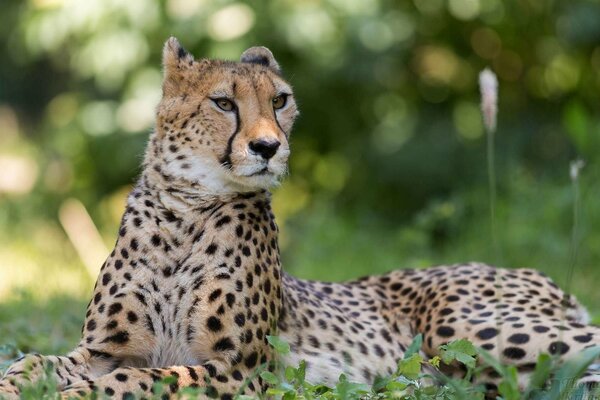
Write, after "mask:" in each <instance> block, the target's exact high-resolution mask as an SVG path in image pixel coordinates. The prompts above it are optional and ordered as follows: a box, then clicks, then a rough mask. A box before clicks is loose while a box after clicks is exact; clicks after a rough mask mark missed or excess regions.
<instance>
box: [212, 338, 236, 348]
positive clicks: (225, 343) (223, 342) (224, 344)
mask: <svg viewBox="0 0 600 400" xmlns="http://www.w3.org/2000/svg"><path fill="white" fill-rule="evenodd" d="M213 350H214V351H228V350H235V346H234V345H233V342H232V341H231V339H230V338H228V337H224V338H222V339H219V340H218V341H217V342H216V343H215V344H214V345H213Z"/></svg>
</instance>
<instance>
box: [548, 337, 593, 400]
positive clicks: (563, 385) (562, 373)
mask: <svg viewBox="0 0 600 400" xmlns="http://www.w3.org/2000/svg"><path fill="white" fill-rule="evenodd" d="M599 357H600V346H595V347H590V348H589V349H585V350H583V351H582V352H581V353H579V354H578V355H577V356H575V357H573V358H571V359H570V360H568V361H566V362H565V363H564V364H563V365H562V366H561V367H560V369H559V370H558V371H557V372H556V374H555V375H554V378H553V379H552V386H551V387H550V391H549V394H548V397H547V399H548V400H558V399H564V398H568V397H569V394H570V392H571V391H572V389H573V386H574V385H575V383H576V382H577V379H579V378H580V377H581V376H582V375H583V373H584V372H585V371H586V369H587V368H588V367H589V366H590V365H591V364H592V363H593V362H594V361H595V360H597V359H598V358H599Z"/></svg>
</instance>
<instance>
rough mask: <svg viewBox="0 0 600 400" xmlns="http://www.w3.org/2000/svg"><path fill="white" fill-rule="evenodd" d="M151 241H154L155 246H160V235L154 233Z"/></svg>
mask: <svg viewBox="0 0 600 400" xmlns="http://www.w3.org/2000/svg"><path fill="white" fill-rule="evenodd" d="M150 241H151V242H152V245H153V246H160V236H158V235H156V234H154V235H152V238H151V239H150Z"/></svg>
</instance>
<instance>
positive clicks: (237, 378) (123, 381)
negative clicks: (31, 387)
mask: <svg viewBox="0 0 600 400" xmlns="http://www.w3.org/2000/svg"><path fill="white" fill-rule="evenodd" d="M214 365H215V363H214V362H212V363H207V364H204V366H173V367H168V368H131V367H124V368H118V369H116V370H114V371H113V372H111V373H109V374H106V375H103V376H101V377H99V378H96V379H93V380H90V379H88V380H85V381H80V382H77V383H75V384H72V385H70V386H68V387H66V388H65V390H63V391H62V392H61V397H62V398H63V399H69V398H81V397H85V396H87V395H89V394H91V393H97V394H98V395H100V396H102V395H107V396H110V397H114V398H118V399H136V398H147V397H149V396H152V395H156V394H159V395H162V396H164V398H171V397H172V396H173V395H174V394H176V393H177V392H178V391H179V390H181V389H184V388H197V389H198V393H199V394H201V395H204V396H203V397H210V398H220V399H232V398H234V397H235V395H236V394H238V392H239V391H240V389H242V390H241V391H242V392H243V393H244V394H247V395H256V393H257V391H256V389H257V388H258V387H259V386H258V382H252V381H246V379H245V377H244V376H243V375H242V374H241V373H240V372H239V371H237V370H232V371H228V373H219V371H218V369H217V368H218V367H215V366H214ZM163 380H164V381H165V385H164V386H163V388H162V393H161V392H159V393H155V391H156V390H155V389H156V387H155V383H157V382H160V381H163Z"/></svg>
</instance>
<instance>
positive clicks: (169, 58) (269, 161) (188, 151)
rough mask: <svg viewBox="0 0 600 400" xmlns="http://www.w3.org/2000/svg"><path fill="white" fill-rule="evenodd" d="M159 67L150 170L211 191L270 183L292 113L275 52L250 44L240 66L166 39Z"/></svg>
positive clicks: (280, 166) (281, 165)
mask: <svg viewBox="0 0 600 400" xmlns="http://www.w3.org/2000/svg"><path fill="white" fill-rule="evenodd" d="M163 69H164V80H163V96H162V99H161V101H160V104H159V106H158V111H157V121H156V132H155V136H154V138H153V140H152V142H153V145H154V146H153V148H154V153H155V154H154V158H159V159H160V160H159V161H158V164H159V165H158V166H156V165H155V166H154V169H155V170H156V171H158V172H160V173H161V174H162V175H163V177H167V178H168V179H172V180H176V181H177V182H181V181H183V182H185V183H190V184H192V185H195V186H200V187H202V188H203V189H202V190H206V191H208V192H210V193H214V194H223V193H232V192H244V191H252V190H257V189H266V188H269V187H271V186H273V185H276V184H277V183H278V182H279V180H280V179H281V177H282V176H283V175H284V174H285V173H286V171H287V162H288V157H289V153H290V150H289V143H288V139H289V135H290V131H291V129H292V125H293V123H294V120H295V118H296V116H297V115H298V110H297V108H296V103H295V101H294V96H293V93H292V88H291V86H290V85H289V84H288V83H287V82H286V81H285V80H284V79H283V78H282V77H281V71H280V69H279V65H278V64H277V61H275V59H274V58H273V54H272V53H271V52H270V51H269V50H268V49H267V48H265V47H251V48H250V49H248V50H246V51H245V52H244V53H243V54H242V56H241V60H240V62H232V61H221V60H208V59H199V60H196V59H194V57H193V56H192V55H191V54H189V53H188V52H187V51H186V50H185V49H184V48H183V47H182V46H181V45H180V44H179V42H178V41H177V39H175V38H170V39H169V40H168V41H167V42H166V43H165V46H164V50H163ZM149 151H151V150H149ZM148 158H152V155H150V154H147V160H148Z"/></svg>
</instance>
